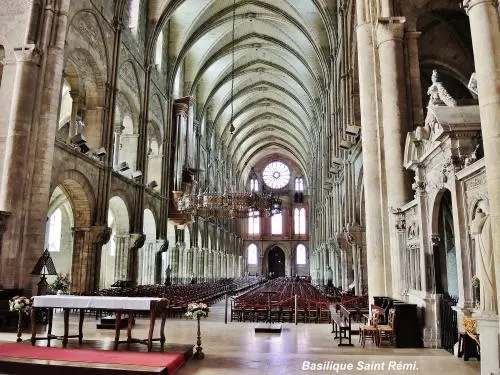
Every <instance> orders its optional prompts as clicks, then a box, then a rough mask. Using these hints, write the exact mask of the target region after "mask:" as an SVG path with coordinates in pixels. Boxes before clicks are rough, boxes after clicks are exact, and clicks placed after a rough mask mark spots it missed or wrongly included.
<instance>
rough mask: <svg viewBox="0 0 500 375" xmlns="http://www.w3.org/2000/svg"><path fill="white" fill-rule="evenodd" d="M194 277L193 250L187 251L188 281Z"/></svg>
mask: <svg viewBox="0 0 500 375" xmlns="http://www.w3.org/2000/svg"><path fill="white" fill-rule="evenodd" d="M191 277H193V249H189V248H188V249H186V281H187V282H189V281H190V280H191Z"/></svg>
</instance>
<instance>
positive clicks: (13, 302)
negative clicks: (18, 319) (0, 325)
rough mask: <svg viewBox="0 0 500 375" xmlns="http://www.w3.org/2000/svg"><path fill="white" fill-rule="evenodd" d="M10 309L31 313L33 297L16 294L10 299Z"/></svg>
mask: <svg viewBox="0 0 500 375" xmlns="http://www.w3.org/2000/svg"><path fill="white" fill-rule="evenodd" d="M9 307H10V311H17V312H20V313H24V314H29V313H30V311H31V299H29V298H28V297H24V296H15V297H12V298H11V299H10V300H9Z"/></svg>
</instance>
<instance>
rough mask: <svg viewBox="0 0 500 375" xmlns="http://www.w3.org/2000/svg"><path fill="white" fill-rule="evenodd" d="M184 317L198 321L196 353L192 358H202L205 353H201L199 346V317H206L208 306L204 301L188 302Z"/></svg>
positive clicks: (201, 349)
mask: <svg viewBox="0 0 500 375" xmlns="http://www.w3.org/2000/svg"><path fill="white" fill-rule="evenodd" d="M185 315H186V317H187V318H189V319H196V320H197V321H198V338H197V340H196V345H197V347H196V353H194V355H193V358H195V359H203V358H205V354H204V353H203V348H202V347H201V332H200V319H201V318H206V317H207V315H208V306H207V305H206V304H205V303H196V302H193V303H190V304H188V307H187V311H186V314H185Z"/></svg>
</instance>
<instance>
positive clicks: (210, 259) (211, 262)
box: [208, 250, 215, 281]
mask: <svg viewBox="0 0 500 375" xmlns="http://www.w3.org/2000/svg"><path fill="white" fill-rule="evenodd" d="M208 278H209V280H210V281H214V279H215V276H214V251H213V250H210V251H209V253H208Z"/></svg>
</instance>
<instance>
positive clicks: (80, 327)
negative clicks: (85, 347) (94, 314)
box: [78, 309, 85, 345]
mask: <svg viewBox="0 0 500 375" xmlns="http://www.w3.org/2000/svg"><path fill="white" fill-rule="evenodd" d="M84 317H85V310H84V309H80V320H79V321H78V344H80V345H82V343H83V318H84Z"/></svg>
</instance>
